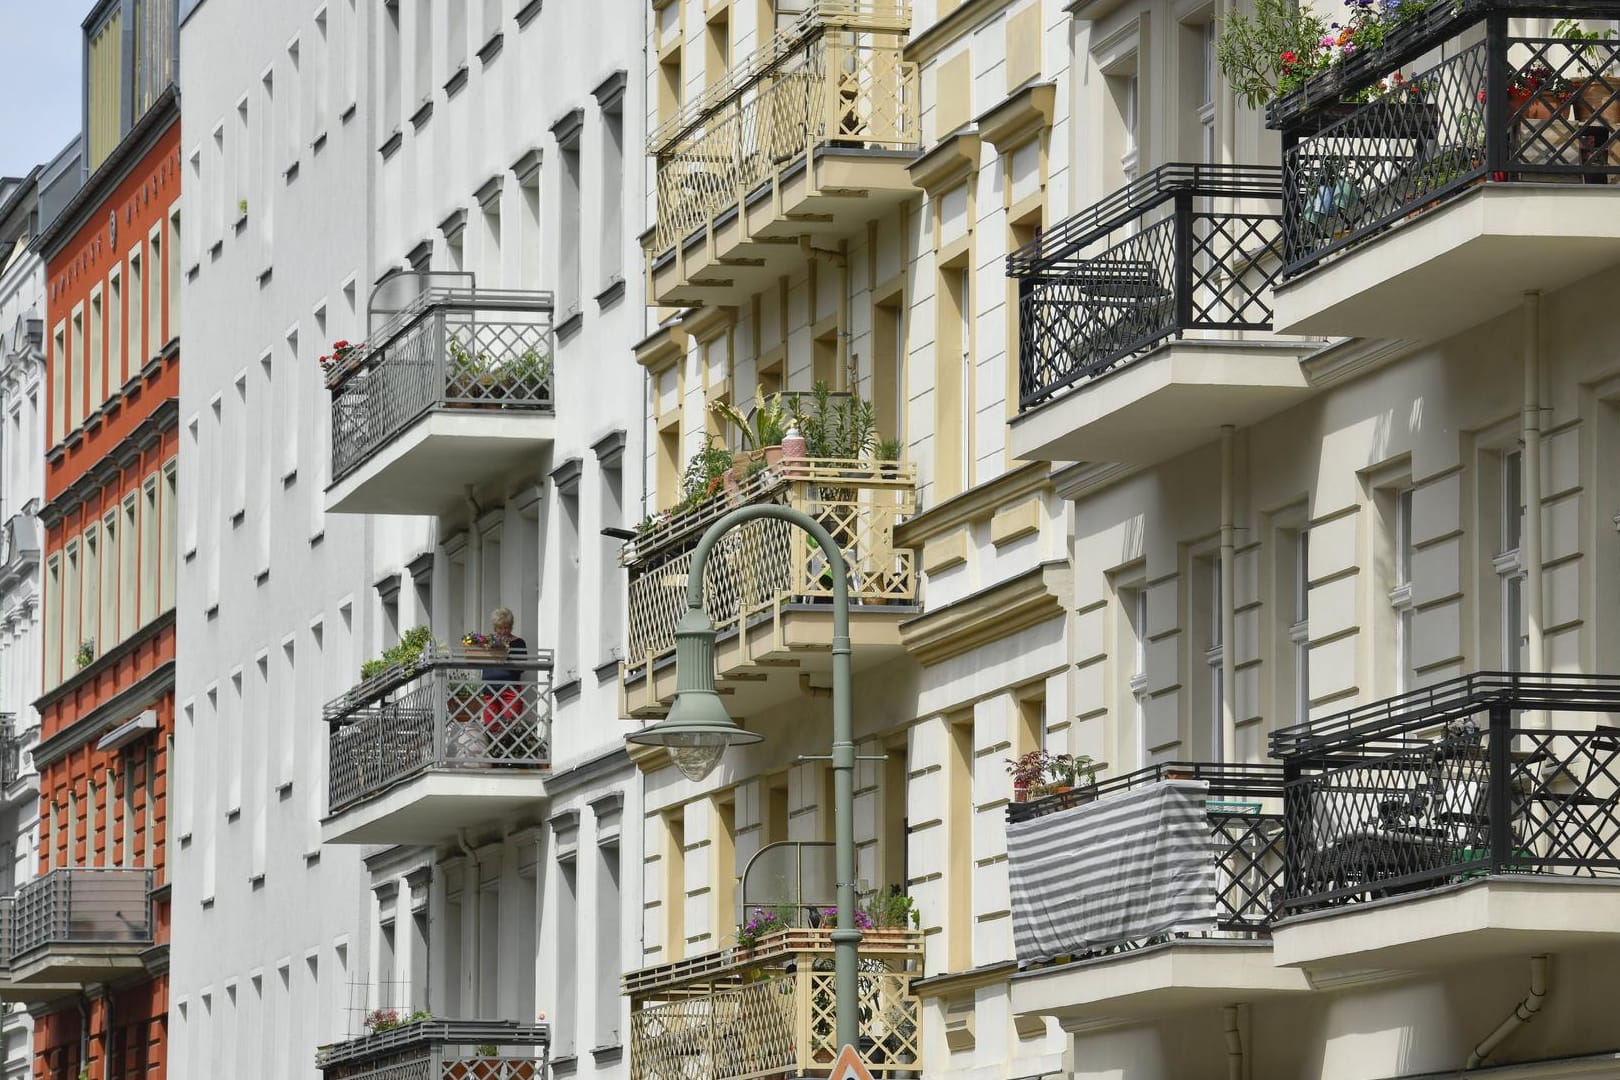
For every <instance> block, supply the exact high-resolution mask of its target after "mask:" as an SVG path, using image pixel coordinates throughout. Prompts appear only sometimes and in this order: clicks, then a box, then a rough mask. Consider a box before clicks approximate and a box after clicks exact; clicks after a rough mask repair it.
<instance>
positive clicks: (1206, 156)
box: [1196, 19, 1220, 165]
mask: <svg viewBox="0 0 1620 1080" xmlns="http://www.w3.org/2000/svg"><path fill="white" fill-rule="evenodd" d="M1197 34H1198V44H1199V48H1198V60H1199V64H1198V67H1199V76H1200V78H1199V90H1200V91H1201V92H1200V94H1199V102H1198V107H1197V113H1196V115H1197V118H1198V150H1199V160H1200V161H1202V162H1203V163H1204V164H1206V165H1214V164H1216V163H1217V162H1218V161H1219V160H1220V148H1219V146H1217V145H1216V141H1215V91H1216V89H1217V88H1218V87H1219V86H1220V66H1219V64H1218V62H1217V61H1216V59H1215V38H1216V34H1215V21H1214V20H1213V19H1211V20H1208V21H1206V22H1204V23H1202V24H1200V25H1199V26H1198V27H1197Z"/></svg>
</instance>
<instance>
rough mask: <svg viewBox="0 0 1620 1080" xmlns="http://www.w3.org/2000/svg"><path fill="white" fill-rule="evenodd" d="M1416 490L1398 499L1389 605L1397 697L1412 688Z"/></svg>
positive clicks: (1401, 490)
mask: <svg viewBox="0 0 1620 1080" xmlns="http://www.w3.org/2000/svg"><path fill="white" fill-rule="evenodd" d="M1415 490H1416V489H1415V488H1413V487H1410V486H1407V487H1402V488H1398V489H1397V490H1396V491H1395V495H1394V514H1395V520H1394V522H1393V525H1394V530H1393V536H1392V542H1393V545H1394V556H1395V559H1394V563H1395V584H1394V586H1393V587H1392V588H1391V589H1390V590H1389V605H1390V607H1391V608H1393V609H1394V612H1395V693H1397V694H1404V693H1405V692H1406V691H1407V690H1409V689H1411V685H1412V622H1413V616H1414V612H1415V608H1414V606H1413V603H1412V557H1413V554H1414V552H1413V547H1412V501H1413V493H1414V491H1415Z"/></svg>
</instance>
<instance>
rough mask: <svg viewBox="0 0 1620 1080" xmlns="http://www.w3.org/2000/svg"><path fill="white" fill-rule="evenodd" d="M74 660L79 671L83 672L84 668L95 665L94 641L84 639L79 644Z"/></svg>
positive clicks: (92, 639) (93, 639)
mask: <svg viewBox="0 0 1620 1080" xmlns="http://www.w3.org/2000/svg"><path fill="white" fill-rule="evenodd" d="M74 659H76V660H77V661H78V664H79V670H80V671H83V670H84V669H85V668H87V667H89V666H90V665H91V664H93V663H95V660H96V639H95V638H85V639H84V640H83V641H81V642H79V652H78V655H77V656H76V657H75V658H74Z"/></svg>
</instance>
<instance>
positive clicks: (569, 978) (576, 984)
mask: <svg viewBox="0 0 1620 1080" xmlns="http://www.w3.org/2000/svg"><path fill="white" fill-rule="evenodd" d="M555 970H556V971H557V976H558V983H559V985H558V987H557V1010H556V1012H557V1015H556V1019H555V1023H554V1024H553V1029H554V1030H555V1032H556V1042H555V1043H554V1044H553V1046H552V1052H553V1053H555V1054H558V1055H559V1056H563V1057H572V1056H573V1054H574V1048H575V1045H576V1039H575V1029H576V1028H577V1027H578V1026H579V1009H578V1008H577V1006H576V1004H575V1002H576V1001H577V1000H578V999H579V997H580V995H581V992H582V991H583V990H584V989H585V988H584V987H583V986H581V985H580V983H581V981H582V980H581V979H580V977H579V868H578V866H577V864H576V862H575V858H574V855H573V853H572V852H569V853H568V854H567V856H566V857H563V858H559V859H558V860H557V957H556V964H555Z"/></svg>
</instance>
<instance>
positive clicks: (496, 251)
mask: <svg viewBox="0 0 1620 1080" xmlns="http://www.w3.org/2000/svg"><path fill="white" fill-rule="evenodd" d="M479 217H480V218H481V219H482V220H483V222H484V236H483V241H484V250H483V253H482V254H483V258H482V259H481V260H480V262H481V267H480V270H479V273H478V283H479V284H480V285H481V286H483V287H484V288H494V287H496V286H498V285H500V283H501V198H500V194H499V189H498V188H497V189H496V195H495V197H494V198H492V199H490V200H488V201H487V202H485V203H484V204H483V206H482V207H481V212H480V214H479Z"/></svg>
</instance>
